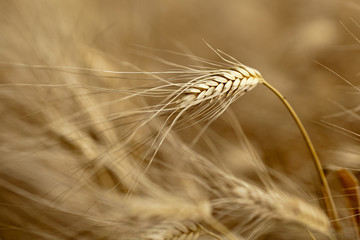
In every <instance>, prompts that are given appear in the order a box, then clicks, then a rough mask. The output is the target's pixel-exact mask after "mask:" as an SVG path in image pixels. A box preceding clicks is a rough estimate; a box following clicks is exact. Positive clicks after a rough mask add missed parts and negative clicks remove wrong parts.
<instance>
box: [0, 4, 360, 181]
mask: <svg viewBox="0 0 360 240" xmlns="http://www.w3.org/2000/svg"><path fill="white" fill-rule="evenodd" d="M359 8H360V5H359V4H358V2H357V1H348V0H339V1H329V0H317V1H313V0H276V1H268V0H241V1H239V0H225V1H215V0H197V1H193V0H182V1H174V0H173V1H171V0H157V1H148V0H127V1H125V0H119V1H109V0H106V1H89V0H86V1H85V0H84V1H81V0H78V1H39V0H32V1H27V0H24V1H19V0H2V1H1V2H0V9H1V10H0V12H1V14H0V32H1V37H0V61H1V62H2V63H9V62H12V63H14V62H15V63H25V64H35V65H36V64H46V65H52V66H57V65H67V66H69V65H71V66H77V67H89V65H90V66H91V67H92V68H98V69H108V70H116V71H127V70H129V69H128V68H126V67H124V66H123V65H122V64H121V63H122V62H124V61H126V62H130V63H132V64H134V65H136V66H138V67H139V68H141V69H143V70H147V71H164V70H166V67H165V66H164V65H162V64H160V63H158V62H157V61H154V60H152V59H151V58H147V57H144V56H143V55H144V54H142V52H147V53H149V52H150V54H151V55H153V56H156V57H160V58H163V59H166V60H168V61H174V62H177V63H180V64H183V65H188V64H193V63H192V62H190V61H189V60H188V59H186V58H178V57H176V56H174V55H171V54H167V53H166V52H164V51H157V50H156V49H158V50H169V51H175V52H180V53H192V54H194V55H197V56H200V57H203V58H206V59H209V60H214V61H219V58H218V57H217V56H216V55H215V54H214V52H213V51H212V50H211V49H209V47H207V46H206V44H205V43H204V40H205V41H207V42H208V43H209V44H210V45H211V46H212V47H214V48H216V49H220V50H222V51H224V52H226V53H228V54H230V55H231V56H233V57H234V58H236V59H238V60H239V61H240V62H242V63H244V64H246V65H248V66H251V67H254V68H256V69H258V70H259V71H260V72H261V73H262V75H263V76H264V78H265V79H267V81H269V82H270V83H272V84H273V85H274V86H275V87H277V88H278V89H279V91H280V92H282V93H283V94H284V95H285V96H286V98H287V99H288V101H289V102H290V103H291V104H292V105H293V107H294V108H295V110H296V111H297V112H298V114H299V116H300V118H301V119H302V120H303V122H304V124H305V126H306V128H307V129H308V131H309V134H310V136H311V137H312V139H313V141H314V143H315V147H316V148H317V149H318V151H319V153H320V157H321V159H322V160H323V161H324V162H326V164H337V163H339V162H341V163H342V164H343V165H346V166H349V167H351V166H353V165H352V164H353V163H354V161H355V162H356V159H359V155H358V154H359V153H360V150H359V147H358V146H356V144H357V142H358V140H359V135H358V133H359V131H360V125H359V119H358V118H359V116H358V110H359V108H358V106H359V105H358V102H359V101H358V99H359V98H358V94H359V91H358V90H356V89H355V88H354V87H351V86H350V85H349V84H347V83H346V82H345V81H344V79H347V80H348V81H349V82H351V83H352V84H354V85H359V75H358V74H359V69H358V66H359V63H360V58H359V56H358V54H359V50H360V48H359V46H360V45H359V39H360V26H359V24H360V15H359ZM94 53H95V54H94ZM97 56H101V58H100V57H97ZM84 59H86V62H87V63H86V64H85V63H84V62H85V61H84ZM104 59H105V60H104ZM89 62H90V63H89ZM1 68H3V70H4V68H5V66H4V65H2V66H1ZM3 72H4V71H3ZM335 72H336V73H335ZM0 74H2V71H1V69H0ZM0 76H1V75H0ZM2 76H4V75H2ZM2 79H3V80H2ZM8 79H11V81H12V82H13V83H15V82H24V78H22V79H21V78H20V77H19V75H15V76H12V78H9V77H7V80H8ZM0 81H4V78H0ZM48 81H49V80H48ZM10 106H11V105H10V104H9V103H8V102H5V101H2V102H1V113H2V114H7V112H8V111H9V108H11V107H10ZM231 108H232V110H233V111H234V112H235V114H236V116H237V118H238V120H239V122H240V123H241V125H242V127H243V129H244V132H245V134H246V136H248V137H249V139H250V140H251V142H252V143H253V144H254V146H255V147H256V149H257V150H258V153H259V154H260V155H261V157H262V159H264V161H266V163H267V164H268V165H270V166H272V167H274V168H275V169H278V170H281V171H282V172H284V173H288V174H289V176H290V175H291V176H292V177H293V178H300V179H302V181H305V182H307V181H311V180H310V179H311V178H310V177H309V176H311V175H313V174H314V172H313V171H314V170H313V166H312V162H311V158H310V155H309V153H308V151H307V148H306V145H305V143H304V141H303V139H302V137H301V135H300V133H299V130H298V129H297V127H296V125H295V123H294V122H293V120H292V119H291V117H290V116H289V114H288V113H287V111H286V109H285V108H284V106H283V105H282V103H281V102H280V101H279V100H278V99H277V98H276V97H275V96H274V95H273V94H272V93H271V92H270V91H269V90H268V89H266V88H265V87H263V86H258V87H257V88H255V89H254V90H253V91H251V92H250V93H248V94H246V95H245V96H244V97H242V98H240V99H239V100H238V101H237V102H235V103H234V104H233V105H232V107H231ZM211 128H212V129H213V130H215V131H217V132H218V133H221V135H222V136H223V137H224V138H226V139H228V140H229V141H233V140H234V141H235V138H236V136H235V134H234V132H233V128H232V127H231V125H229V124H228V122H227V121H226V118H223V119H221V118H220V119H218V120H217V121H216V122H214V123H213V124H212V126H211ZM344 129H345V130H344ZM218 150H219V151H223V154H224V157H226V158H228V159H231V160H232V161H234V162H236V161H237V160H238V158H239V156H238V155H237V151H236V150H234V151H231V150H229V149H218ZM229 161H230V160H229ZM309 169H310V170H309Z"/></svg>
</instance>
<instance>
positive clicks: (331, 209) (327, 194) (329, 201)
mask: <svg viewBox="0 0 360 240" xmlns="http://www.w3.org/2000/svg"><path fill="white" fill-rule="evenodd" d="M261 83H262V84H264V85H265V86H266V87H267V88H269V89H270V90H271V91H272V92H273V93H275V95H276V96H278V98H279V99H280V100H281V101H282V102H283V103H284V105H285V106H286V108H287V110H288V111H289V112H290V114H291V116H292V117H293V118H294V120H295V122H296V124H297V126H298V127H299V129H300V132H301V134H302V135H303V137H304V139H305V142H306V143H307V146H308V148H309V150H310V153H311V155H312V158H313V160H314V164H315V166H316V169H317V172H318V174H319V177H320V180H321V182H322V191H323V194H324V202H325V206H326V209H328V214H329V217H330V219H332V220H334V221H333V224H334V227H335V229H336V230H337V231H338V232H340V231H341V226H340V224H339V222H338V221H337V219H338V218H339V217H338V213H337V211H336V207H335V203H334V199H333V197H332V194H331V191H330V187H329V184H328V181H327V179H326V176H325V173H324V170H323V167H322V165H321V162H320V159H319V157H318V155H317V153H316V151H315V148H314V145H313V144H312V142H311V139H310V137H309V135H308V133H307V131H306V129H305V127H304V125H303V124H302V122H301V121H300V118H299V117H298V115H297V114H296V112H295V111H294V109H293V108H292V107H291V105H290V104H289V102H288V101H287V100H286V99H285V97H284V96H283V95H282V94H281V93H280V92H279V91H278V90H277V89H276V88H274V87H273V86H272V85H270V84H269V83H268V82H267V81H265V80H264V79H262V81H261Z"/></svg>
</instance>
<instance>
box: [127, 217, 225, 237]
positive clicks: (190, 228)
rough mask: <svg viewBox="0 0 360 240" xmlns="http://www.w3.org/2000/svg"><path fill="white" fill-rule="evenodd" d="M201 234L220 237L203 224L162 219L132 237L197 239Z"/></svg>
mask: <svg viewBox="0 0 360 240" xmlns="http://www.w3.org/2000/svg"><path fill="white" fill-rule="evenodd" d="M202 236H209V237H211V238H212V239H213V238H214V239H219V240H221V239H222V238H221V237H220V236H218V235H217V234H215V233H213V232H211V231H210V230H208V229H207V228H205V227H204V226H202V225H201V224H199V223H196V222H193V221H164V222H161V223H159V224H156V225H153V226H150V227H148V228H145V229H143V230H142V231H141V232H140V233H139V236H137V237H136V238H134V239H139V240H140V239H141V240H175V239H189V240H197V239H199V238H200V237H202Z"/></svg>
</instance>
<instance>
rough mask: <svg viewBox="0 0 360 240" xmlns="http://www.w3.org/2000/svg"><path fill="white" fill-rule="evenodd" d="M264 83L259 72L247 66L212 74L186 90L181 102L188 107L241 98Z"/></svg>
mask: <svg viewBox="0 0 360 240" xmlns="http://www.w3.org/2000/svg"><path fill="white" fill-rule="evenodd" d="M262 81H263V78H262V76H261V74H260V73H259V72H258V71H257V70H255V69H253V68H250V67H247V66H245V65H239V66H235V67H234V68H232V69H228V70H218V71H214V72H210V73H209V74H207V75H205V76H203V77H201V78H199V79H198V80H197V81H196V82H194V83H192V84H191V85H190V86H189V87H188V88H186V89H185V91H184V93H185V94H184V96H183V97H182V99H181V100H180V102H181V103H182V106H186V105H187V104H189V103H192V102H194V103H200V102H201V101H202V100H214V99H216V98H229V97H232V96H237V97H240V96H241V95H243V94H244V93H245V92H247V91H249V90H251V89H253V88H254V87H255V86H256V85H257V84H258V83H261V82H262Z"/></svg>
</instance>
